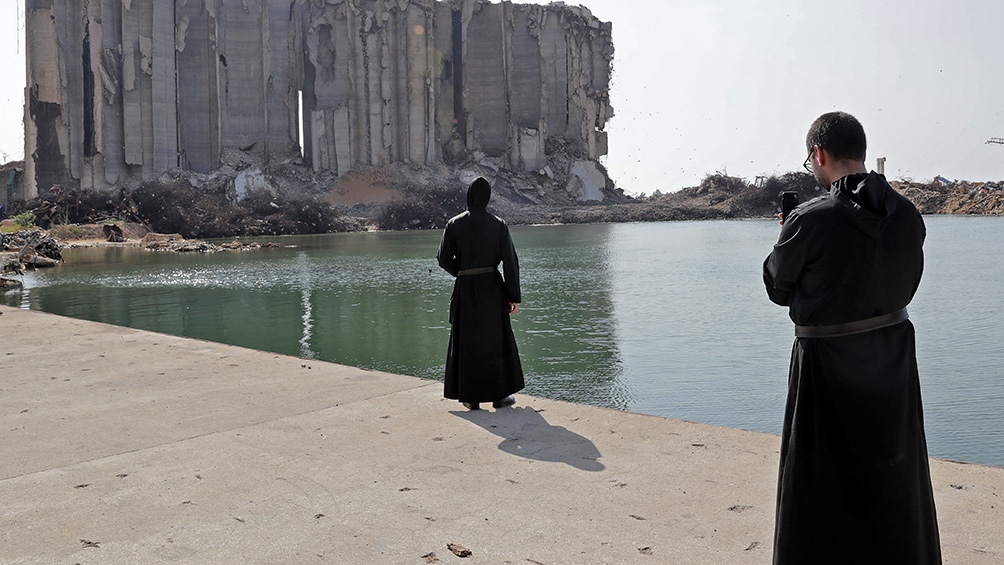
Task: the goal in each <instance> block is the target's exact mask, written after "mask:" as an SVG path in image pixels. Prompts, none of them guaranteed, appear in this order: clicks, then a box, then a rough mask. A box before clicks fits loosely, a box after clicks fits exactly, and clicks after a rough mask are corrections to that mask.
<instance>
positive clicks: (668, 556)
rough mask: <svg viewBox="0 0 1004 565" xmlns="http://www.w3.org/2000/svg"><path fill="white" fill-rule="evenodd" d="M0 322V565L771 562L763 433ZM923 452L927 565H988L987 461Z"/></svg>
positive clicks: (996, 494) (996, 483) (767, 439)
mask: <svg viewBox="0 0 1004 565" xmlns="http://www.w3.org/2000/svg"><path fill="white" fill-rule="evenodd" d="M0 335H2V336H3V339H2V340H0V454H2V457H0V563H4V564H42V563H44V564H50V563H66V564H69V565H72V564H74V563H80V564H81V565H87V564H99V563H100V564H120V563H121V564H127V563H129V564H131V563H181V564H205V563H235V564H236V563H261V564H266V563H268V564H277V563H278V564H281V563H290V564H294V563H295V564H299V563H346V562H348V563H404V564H407V563H416V564H418V563H457V564H460V563H464V564H476V563H514V564H515V563H519V564H525V563H531V564H532V563H540V564H563V563H568V564H578V563H618V564H620V563H627V564H632V563H646V564H654V563H681V564H696V565H702V564H716V565H718V564H765V563H770V551H771V536H772V532H773V512H774V489H775V487H776V479H777V477H776V473H777V457H778V446H779V438H778V437H777V436H774V435H771V434H763V433H757V432H749V431H743V430H737V429H731V428H723V427H718V426H711V425H706V424H698V423H692V422H685V421H681V420H673V419H669V418H662V417H658V416H649V415H642V414H635V413H630V412H622V411H617V410H611V409H605V408H596V407H591V406H583V405H577V404H571V403H566V402H560V401H553V400H547V399H543V398H537V397H532V396H528V395H518V396H517V404H516V406H514V407H512V408H505V409H500V410H481V411H477V412H467V411H466V410H463V409H462V408H461V407H460V406H459V404H458V403H456V402H453V401H447V400H445V399H443V398H441V396H442V384H441V383H439V382H436V381H428V380H423V379H418V378H414V377H407V376H401V375H393V374H388V373H382V372H379V371H369V370H364V369H358V368H354V367H347V366H343V365H337V364H333V363H326V362H318V361H313V360H304V359H298V358H294V357H289V356H283V355H277V354H273V353H267V352H261V351H254V350H249V349H243V348H239V347H234V346H229V345H223V344H217V343H211V342H204V341H199V340H194V339H187V338H179V337H175V336H169V335H165V334H158V333H154V332H146V331H141V330H135V329H130V328H123V327H117V326H110V325H107V324H101V323H97V322H89V321H84V320H76V319H71V318H65V317H59V316H55V315H52V314H45V313H41V312H33V311H27V310H21V309H17V308H11V307H6V306H0ZM780 417H781V415H780V414H779V415H778V418H780ZM931 465H932V476H933V481H934V489H935V497H936V502H937V505H938V517H939V523H940V530H941V540H942V547H943V552H944V562H945V563H946V564H953V563H957V564H967V565H968V564H975V565H981V564H984V563H985V564H991V563H1001V562H1002V561H1004V526H1001V524H1004V515H1002V514H1004V513H1002V509H1001V506H1002V501H1001V497H1002V496H1004V469H1002V468H997V467H990V466H985V465H978V464H966V463H960V462H954V461H946V460H939V459H932V461H931ZM451 544H453V545H451ZM451 547H452V548H453V549H451ZM463 548H466V549H467V550H469V551H470V552H471V555H470V556H468V557H460V556H458V555H457V553H460V554H462V553H463V551H462V549H463Z"/></svg>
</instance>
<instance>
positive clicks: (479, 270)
mask: <svg viewBox="0 0 1004 565" xmlns="http://www.w3.org/2000/svg"><path fill="white" fill-rule="evenodd" d="M493 272H495V267H477V268H474V269H464V270H462V271H457V276H458V277H466V276H467V275H485V274H488V273H493Z"/></svg>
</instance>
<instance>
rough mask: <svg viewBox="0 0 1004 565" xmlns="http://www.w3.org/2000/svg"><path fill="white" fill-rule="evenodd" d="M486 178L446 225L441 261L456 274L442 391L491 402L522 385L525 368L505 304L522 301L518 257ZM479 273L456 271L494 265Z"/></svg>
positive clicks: (454, 396)
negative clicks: (491, 203) (493, 210)
mask: <svg viewBox="0 0 1004 565" xmlns="http://www.w3.org/2000/svg"><path fill="white" fill-rule="evenodd" d="M490 191H491V189H490V187H489V186H488V183H487V182H484V183H478V182H477V181H475V183H474V184H472V185H471V188H470V189H469V190H468V192H467V208H468V210H467V212H464V213H463V214H460V215H458V216H456V217H454V218H452V219H451V220H450V221H449V222H448V223H447V224H446V230H445V231H444V232H443V239H442V242H441V243H440V245H439V253H438V255H437V259H438V260H439V266H440V267H442V268H443V269H445V270H446V271H447V272H449V273H450V274H451V275H453V276H455V277H456V280H455V281H454V283H453V296H452V297H451V298H450V326H451V328H450V344H449V346H448V348H447V353H446V379H445V386H444V394H443V395H444V396H445V397H446V398H451V399H456V400H460V401H461V402H494V401H497V400H501V399H503V398H505V397H506V396H509V395H510V394H513V393H516V392H518V391H520V390H522V389H523V387H524V381H523V368H522V366H521V365H520V362H519V352H518V351H517V349H516V339H515V338H514V337H513V333H512V324H511V322H510V320H509V303H510V302H515V303H519V302H520V300H521V296H520V287H519V260H518V259H517V257H516V249H515V248H514V247H513V244H512V238H511V237H510V236H509V227H508V226H507V225H506V223H505V222H504V221H503V220H501V219H500V218H497V217H495V216H494V215H492V214H490V213H488V210H487V209H486V206H487V205H488V200H489V198H490V195H491V192H490ZM499 263H501V264H502V267H503V270H504V272H505V277H504V278H503V276H502V274H500V273H499V271H498V269H497V268H495V269H494V270H492V271H491V272H488V273H483V274H473V275H466V274H461V275H460V276H457V275H458V273H460V272H461V271H464V270H468V269H477V268H484V267H497V266H498V265H499Z"/></svg>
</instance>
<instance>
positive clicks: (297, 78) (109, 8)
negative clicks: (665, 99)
mask: <svg viewBox="0 0 1004 565" xmlns="http://www.w3.org/2000/svg"><path fill="white" fill-rule="evenodd" d="M44 4H46V3H32V4H29V6H28V8H27V17H26V33H27V37H28V38H29V40H28V41H27V42H26V57H27V62H28V65H27V70H28V75H29V84H33V85H34V84H37V85H39V89H38V92H39V97H40V103H53V104H55V105H56V106H54V108H53V110H58V111H59V113H60V115H61V118H62V119H60V120H51V121H46V122H44V123H39V121H38V120H37V119H35V120H27V123H26V124H25V127H26V135H25V139H26V149H27V150H26V155H29V158H28V160H27V162H26V164H25V175H24V183H23V186H21V187H19V189H18V190H19V194H17V195H15V196H17V197H22V198H26V199H29V198H32V197H35V196H37V195H38V194H39V191H40V190H42V191H44V190H47V189H48V188H49V187H50V186H52V185H54V184H59V185H61V186H64V187H66V188H69V189H74V188H84V189H96V190H106V189H107V190H110V189H114V188H115V187H116V185H122V184H123V183H126V182H128V181H130V180H140V181H143V180H152V179H154V178H156V177H157V176H158V175H160V174H162V173H164V172H167V171H168V170H171V169H174V168H178V167H180V168H181V169H183V170H188V171H192V172H197V173H206V174H208V173H210V172H212V171H213V170H215V169H216V168H218V167H220V166H221V157H222V154H223V153H225V152H226V151H227V150H235V149H241V150H242V149H244V148H248V147H252V148H255V150H256V151H260V152H261V154H262V156H263V159H264V161H265V162H263V163H262V165H263V166H265V167H267V166H268V165H269V163H270V162H272V161H280V160H283V159H289V158H290V157H291V156H292V155H293V154H294V152H295V153H296V156H297V157H298V156H299V150H298V149H302V151H303V155H304V158H305V159H304V160H305V161H307V164H308V165H309V166H311V167H313V168H314V170H315V171H318V172H320V171H331V172H335V173H337V174H338V175H339V176H340V175H342V174H345V173H347V172H348V171H349V170H351V169H352V168H356V167H368V166H375V167H379V166H385V165H388V164H392V163H417V164H420V165H425V166H443V165H446V163H447V156H450V159H451V162H464V161H465V160H466V161H467V162H473V159H471V156H472V155H473V153H474V152H475V151H483V152H485V153H486V154H487V155H488V156H490V157H492V158H499V159H501V161H500V163H502V164H503V166H506V167H512V168H514V169H515V170H516V172H517V173H534V174H536V173H537V171H539V170H541V169H543V168H544V167H546V166H548V165H551V164H554V163H553V162H552V161H553V160H554V159H556V158H557V157H555V156H553V155H551V154H550V153H549V151H550V149H549V148H550V147H552V146H556V147H569V148H575V150H576V152H577V154H576V155H575V157H576V158H579V159H587V160H593V161H596V160H597V159H599V158H600V157H601V156H602V155H603V154H605V151H606V142H605V140H604V141H598V140H597V136H599V135H600V134H603V132H602V128H603V127H604V126H605V123H606V121H607V119H608V118H609V116H610V115H611V114H612V112H611V111H610V110H609V101H608V99H607V97H606V94H605V93H606V89H607V84H608V82H609V64H610V61H611V60H612V53H613V47H612V39H611V34H610V26H609V25H608V24H605V23H603V22H600V21H599V20H596V18H594V17H593V16H592V14H591V13H589V12H588V10H583V9H579V8H575V7H571V6H565V5H561V4H553V5H548V6H535V5H519V4H515V5H514V4H498V3H492V2H482V1H473V0H463V1H459V2H457V1H453V2H446V1H432V0H364V1H359V2H330V1H325V2H317V1H310V2H293V1H292V0H290V1H289V3H284V2H264V1H256V2H252V1H250V0H241V2H240V3H236V2H217V1H208V2H175V4H174V5H173V6H171V5H169V4H167V3H162V2H156V3H153V2H150V3H147V2H134V1H131V0H102V1H101V2H93V1H92V2H85V3H83V4H80V3H78V2H76V1H75V0H52V1H51V4H50V6H51V7H46V8H42V7H39V6H42V5H44ZM81 13H82V14H83V15H84V16H85V17H80V16H81ZM172 23H173V25H174V29H173V30H171V29H170V25H171V24H172ZM471 29H474V30H476V32H475V33H474V34H473V35H472V33H471V31H470V30H471ZM87 37H93V38H95V42H96V43H95V46H94V47H93V48H91V51H92V52H93V56H91V57H89V58H84V57H82V55H83V54H82V53H81V49H84V50H85V51H86V50H87V48H86V45H87V43H86V42H87V41H89V40H88V39H86V38H87ZM98 38H100V45H98V44H97V41H98ZM544 38H547V40H546V41H545V39H544ZM500 54H501V57H500V56H499V55H500ZM594 59H595V60H594ZM81 61H84V62H83V66H82V63H81ZM559 66H562V67H566V69H565V71H564V72H555V71H554V70H553V69H556V68H557V67H559ZM84 67H86V68H84ZM604 68H606V70H603V69H604ZM500 69H501V73H500V72H499V70H500ZM87 77H94V79H95V80H91V81H87V80H84V79H86V78H87ZM81 84H84V85H85V88H87V89H91V91H89V92H86V93H84V95H83V96H81V95H80V93H79V92H78V91H79V90H80V85H81ZM588 85H592V86H595V87H596V88H594V89H592V90H590V91H589V92H588V93H583V87H585V86H588ZM99 89H100V90H99ZM301 92H302V94H303V98H302V100H303V108H301V109H300V110H302V114H303V116H305V117H307V119H306V120H305V122H306V123H305V124H304V126H303V127H304V130H305V131H304V132H302V133H303V136H302V138H303V145H304V147H303V148H299V147H298V146H299V144H300V137H301V135H300V134H301V132H300V131H299V129H300V122H299V112H297V111H296V110H297V108H298V105H299V104H298V101H297V97H298V95H299V93H301ZM97 100H101V103H100V104H92V103H89V102H88V101H97ZM91 106H94V107H95V109H94V111H93V112H92V111H90V110H89V108H91ZM340 107H344V108H347V110H348V115H347V116H346V118H347V119H345V120H332V119H316V118H315V117H314V116H315V115H316V114H315V113H316V112H326V111H329V110H331V109H333V108H340ZM30 114H31V115H37V114H38V112H37V111H35V110H32V111H31V112H30ZM559 115H560V116H564V119H562V120H560V121H561V122H563V123H559V120H558V119H555V118H556V117H557V116H559ZM587 126H588V127H587ZM520 128H531V129H537V130H538V132H539V135H540V136H541V139H539V140H538V141H536V142H534V143H529V144H528V145H526V144H524V143H523V142H522V141H521V137H523V136H522V135H521V134H519V133H518V132H520V131H522V130H521V129H520ZM511 132H516V133H511ZM604 139H605V138H604ZM334 140H338V141H337V142H335V141H334ZM336 150H337V151H336ZM98 156H100V157H98ZM562 158H563V157H562ZM562 168H564V167H563V166H562V167H560V168H558V169H557V170H561V169H562ZM603 174H604V175H605V172H604V173H603ZM559 190H560V188H559Z"/></svg>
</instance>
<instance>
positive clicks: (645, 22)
mask: <svg viewBox="0 0 1004 565" xmlns="http://www.w3.org/2000/svg"><path fill="white" fill-rule="evenodd" d="M529 1H531V2H533V3H539V4H546V3H547V2H541V1H534V0H529ZM566 3H567V4H576V3H577V2H566ZM581 3H582V4H583V5H585V6H587V7H589V9H590V10H591V11H592V12H593V14H594V15H596V16H597V17H599V18H600V19H601V20H604V21H610V22H613V25H614V47H615V50H616V53H615V55H614V78H613V84H612V90H611V97H612V103H613V106H614V111H615V117H614V118H613V119H612V120H611V121H610V122H609V124H608V125H607V131H608V132H609V136H610V155H609V156H608V157H606V159H605V164H606V165H607V168H608V169H609V171H610V175H611V176H612V177H613V179H614V180H615V181H616V182H617V185H618V186H619V187H621V188H623V189H624V190H626V191H627V192H629V193H632V194H637V193H640V192H646V193H651V192H653V191H655V190H661V191H663V192H667V191H673V190H677V189H679V188H682V187H685V186H693V185H696V184H697V183H699V182H700V180H701V179H702V178H703V177H704V176H705V175H706V174H708V173H714V172H716V171H725V172H728V174H730V175H734V176H741V177H746V178H752V177H755V176H757V175H761V174H772V173H784V172H788V171H794V170H799V168H800V167H801V164H802V161H803V160H804V159H805V149H804V139H805V132H806V130H807V129H808V126H809V124H810V123H811V122H812V120H813V119H815V118H816V117H817V116H818V115H819V114H822V113H824V112H828V111H832V110H836V109H839V110H844V111H847V112H850V113H852V114H854V115H856V116H857V117H858V118H859V119H860V120H861V122H862V123H863V124H864V126H865V131H866V132H867V133H868V141H869V151H868V164H869V166H870V167H874V163H875V158H876V157H886V158H887V162H886V174H887V175H888V176H889V177H891V178H913V179H916V180H930V179H931V178H933V177H934V176H935V175H942V176H944V177H947V178H950V179H968V180H1002V179H1004V145H988V144H986V143H985V142H986V141H987V140H988V139H990V138H991V137H1004V33H1002V29H1004V2H1000V1H999V0H955V1H947V0H883V1H879V2H876V1H874V0H838V1H833V2H807V1H804V0H764V1H762V2H750V1H749V0H588V1H585V2H581ZM0 4H2V7H0V41H2V44H0V51H2V53H3V57H0V71H2V76H3V80H0V157H3V156H6V157H7V158H8V159H16V158H21V157H22V156H23V154H24V131H23V124H22V121H23V111H22V104H23V99H24V94H23V89H24V80H25V71H24V37H23V35H24V31H23V30H24V16H23V13H22V12H23V10H24V0H2V2H0Z"/></svg>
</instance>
